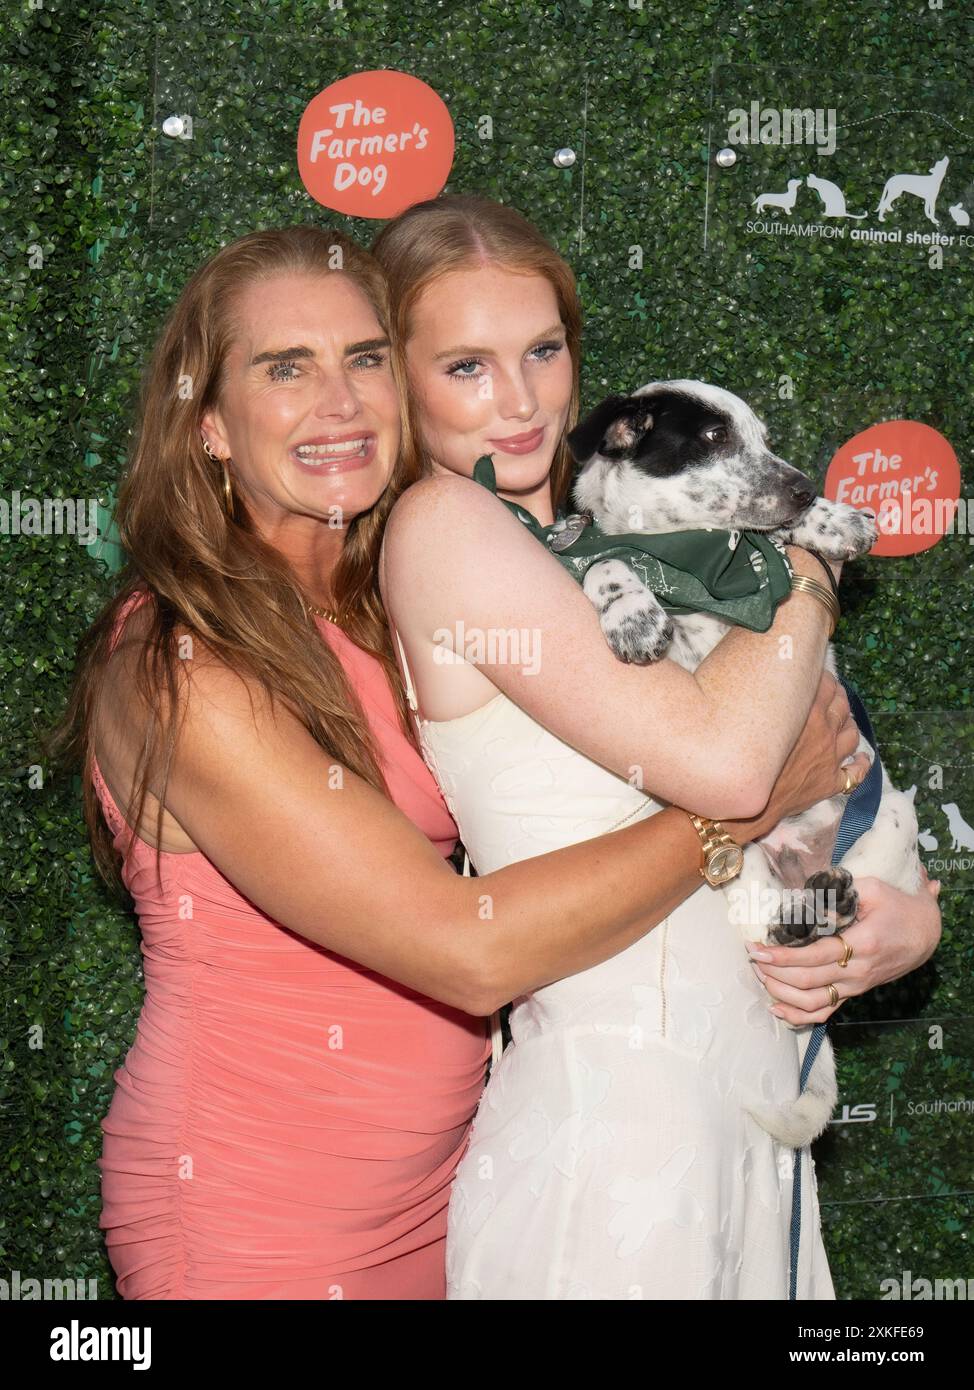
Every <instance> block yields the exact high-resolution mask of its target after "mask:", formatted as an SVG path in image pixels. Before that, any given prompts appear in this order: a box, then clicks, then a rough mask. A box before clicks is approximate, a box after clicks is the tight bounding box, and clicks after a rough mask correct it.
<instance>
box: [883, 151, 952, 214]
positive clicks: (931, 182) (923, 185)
mask: <svg viewBox="0 0 974 1390" xmlns="http://www.w3.org/2000/svg"><path fill="white" fill-rule="evenodd" d="M949 163H950V160H949V159H948V158H947V156H946V155H944V157H943V159H938V160H937V162H936V164H932V165H931V166H930V172H929V173H928V174H894V175H893V176H892V178H889V179H887V180H886V186H885V188H884V189H883V196H882V197H881V198H880V200H879V207H878V208H877V209H876V211H877V212H878V213H879V220H880V222H882V221H883V219H884V218H885V216H886V214H887V213H888V212H889V210H890V208H891V207H892V206H893V204H894V203H895V202H896V200H897V198H900V197H902V195H903V194H904V193H912V194H913V196H914V198H920V199H922V201H923V211H924V213H925V214H926V217H927V221H928V222H932V223H933V225H934V226H935V227H939V226H940V223H939V221H938V220H937V212H936V208H937V199H938V197H939V196H940V185H941V184H942V183H943V181H944V175H945V174H946V172H947V165H948V164H949Z"/></svg>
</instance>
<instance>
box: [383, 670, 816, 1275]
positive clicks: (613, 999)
mask: <svg viewBox="0 0 974 1390" xmlns="http://www.w3.org/2000/svg"><path fill="white" fill-rule="evenodd" d="M400 653H401V655H402V661H403V667H404V675H405V677H406V685H407V691H408V695H409V700H410V704H411V706H412V708H413V710H414V711H415V710H416V701H415V696H414V692H413V687H412V681H411V679H410V675H409V670H408V667H407V666H406V660H405V653H403V652H402V645H401V643H400ZM417 725H418V728H419V732H420V739H421V743H422V746H423V751H424V755H425V757H426V760H427V762H428V764H429V766H430V769H431V770H432V772H433V773H434V775H435V776H436V778H437V780H438V782H439V784H440V787H441V790H442V791H443V794H444V797H445V799H446V802H447V805H448V806H449V808H450V810H451V812H452V813H453V815H454V817H455V819H456V822H457V826H458V828H459V831H460V835H461V838H462V840H463V843H464V845H465V846H466V847H467V850H468V851H469V854H470V857H471V859H472V860H473V862H474V864H475V866H476V868H477V872H478V873H480V874H486V873H489V872H491V871H492V870H494V869H498V868H501V867H503V866H504V865H506V864H510V863H512V862H514V861H516V860H521V859H527V858H530V857H532V856H533V855H537V854H543V853H545V852H546V851H548V850H552V849H557V848H560V847H562V846H564V845H569V844H573V843H576V842H578V841H580V840H585V839H588V838H590V837H592V836H594V835H599V834H603V833H605V832H607V831H610V830H613V829H616V828H619V827H620V826H621V825H622V824H629V823H631V822H632V820H633V819H635V818H639V817H642V816H646V815H651V814H653V813H654V812H655V811H657V810H658V809H660V808H659V805H658V803H656V802H655V801H653V800H651V799H650V798H649V797H647V796H646V795H645V794H644V793H642V792H640V791H639V790H637V789H636V788H635V787H633V786H632V785H631V784H630V783H628V782H626V781H625V780H623V779H622V778H620V777H617V776H616V775H614V774H613V773H611V772H609V771H607V770H606V769H605V768H603V767H601V766H600V765H599V764H597V763H594V762H592V761H590V760H589V759H587V758H585V757H583V756H582V755H581V754H579V753H578V752H577V751H576V750H575V749H573V748H571V747H569V746H568V745H567V744H565V743H563V742H561V741H560V740H559V739H557V738H555V737H554V735H552V734H551V733H549V732H548V731H547V730H546V729H544V728H543V727H542V726H541V725H539V724H538V723H536V722H535V721H534V720H533V719H532V718H530V717H529V716H528V715H527V714H525V713H524V711H523V710H521V709H519V708H518V706H516V705H515V704H514V703H513V702H512V701H510V700H509V699H508V698H507V697H506V696H505V695H503V694H500V695H498V696H496V697H495V698H494V699H493V700H491V701H489V703H488V704H486V705H484V706H483V707H482V708H481V709H478V710H475V711H473V712H472V713H471V714H468V715H466V716H464V717H462V718H459V719H452V720H447V721H430V720H424V719H419V718H418V715H417ZM754 852H755V853H758V854H759V853H760V851H759V850H755V851H754ZM770 1002H771V1001H770V999H769V997H768V995H767V994H766V992H765V991H764V990H763V989H762V987H761V984H760V982H759V981H758V980H757V978H756V976H755V975H754V973H753V971H752V969H751V966H750V965H749V963H748V960H747V954H746V951H745V947H744V942H743V939H742V937H741V933H740V929H739V928H738V927H737V926H736V925H734V924H733V923H732V922H731V921H729V920H728V902H727V898H726V897H725V895H724V893H723V892H721V891H716V890H714V889H712V888H710V886H709V885H707V884H702V886H701V887H700V888H699V889H698V890H697V891H696V892H695V893H693V894H692V895H691V896H690V897H689V898H688V899H686V901H685V902H683V903H682V904H680V906H679V907H678V908H677V909H676V910H675V911H674V912H671V913H670V915H669V916H668V917H667V918H666V919H665V920H664V921H663V922H662V923H661V924H660V925H659V926H657V927H656V928H655V929H654V930H652V931H650V932H649V933H648V934H647V935H646V936H645V937H643V938H642V939H641V940H640V941H637V942H636V943H635V944H633V945H632V946H630V947H629V948H628V949H626V950H625V951H622V952H620V953H619V954H618V955H616V956H614V957H613V958H612V959H610V960H607V961H605V962H604V963H603V964H601V965H598V966H595V967H594V968H593V969H591V970H586V971H583V972H582V973H581V974H578V975H572V976H568V977H566V978H565V979H562V980H559V981H557V982H556V983H555V984H552V985H548V986H546V987H545V988H544V989H539V990H536V991H535V992H534V993H532V994H529V995H525V996H523V997H522V998H520V999H517V1000H516V1001H514V1007H513V1009H512V1013H511V1034H512V1038H513V1041H512V1042H511V1043H510V1044H509V1045H508V1047H507V1049H506V1051H505V1052H504V1055H503V1058H502V1059H501V1061H500V1062H499V1064H498V1065H497V1066H495V1067H494V1069H493V1072H492V1075H491V1078H490V1082H489V1083H488V1086H487V1088H486V1090H485V1092H484V1096H483V1099H482V1101H481V1104H480V1108H479V1110H478V1112H477V1116H476V1119H475V1121H474V1124H473V1128H472V1130H471V1135H470V1142H469V1146H468V1148H467V1151H466V1153H465V1156H464V1158H463V1159H462V1161H461V1164H460V1167H459V1170H458V1172H457V1175H456V1179H455V1183H454V1187H453V1192H452V1196H451V1202H450V1211H449V1226H448V1234H447V1297H448V1298H451V1299H478V1298H484V1299H640V1298H646V1299H657V1298H678V1299H752V1298H754V1299H787V1298H788V1278H789V1234H790V1219H791V1203H792V1182H793V1164H794V1152H793V1150H791V1149H787V1148H785V1147H783V1146H782V1145H781V1144H779V1143H778V1142H777V1141H776V1140H775V1139H773V1138H772V1137H771V1136H770V1135H769V1134H767V1133H766V1132H765V1131H764V1130H763V1129H762V1128H761V1127H760V1126H759V1125H758V1124H757V1123H756V1122H755V1120H754V1119H752V1118H751V1116H749V1115H748V1114H747V1113H746V1112H745V1110H744V1106H743V1102H744V1101H745V1100H746V1099H747V1098H748V1097H750V1098H751V1099H763V1100H766V1101H772V1102H777V1103H779V1104H780V1103H784V1102H787V1101H790V1100H793V1099H794V1098H795V1097H796V1096H797V1095H798V1089H799V1069H800V1061H801V1056H802V1055H803V1052H804V1047H805V1045H806V1043H807V1035H808V1032H809V1030H808V1029H805V1030H802V1031H801V1032H800V1033H799V1032H797V1031H795V1030H793V1029H791V1028H789V1027H788V1026H787V1025H786V1024H784V1023H782V1022H780V1021H779V1020H778V1019H776V1018H775V1017H774V1016H773V1015H772V1014H771V1013H769V1012H768V1005H769V1003H770ZM801 1164H802V1184H801V1188H802V1194H801V1195H802V1239H801V1247H800V1256H799V1266H798V1280H797V1297H798V1298H799V1299H834V1297H835V1293H834V1290H833V1287H832V1280H831V1277H830V1274H829V1266H828V1260H827V1258H826V1254H825V1249H824V1246H823V1243H822V1236H821V1229H820V1221H819V1209H818V1194H817V1188H816V1182H815V1170H814V1164H813V1161H812V1157H811V1153H810V1151H809V1150H808V1149H805V1150H803V1151H802V1153H801Z"/></svg>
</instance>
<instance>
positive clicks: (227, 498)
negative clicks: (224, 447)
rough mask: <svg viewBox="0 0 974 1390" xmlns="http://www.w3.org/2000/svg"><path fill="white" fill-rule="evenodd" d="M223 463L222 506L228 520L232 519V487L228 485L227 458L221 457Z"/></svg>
mask: <svg viewBox="0 0 974 1390" xmlns="http://www.w3.org/2000/svg"><path fill="white" fill-rule="evenodd" d="M220 462H221V463H222V464H223V507H224V510H225V511H226V514H227V516H228V517H229V518H230V520H231V521H232V520H233V488H232V487H231V486H230V470H229V468H228V467H227V460H226V459H221V460H220Z"/></svg>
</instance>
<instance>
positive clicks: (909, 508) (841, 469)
mask: <svg viewBox="0 0 974 1390" xmlns="http://www.w3.org/2000/svg"><path fill="white" fill-rule="evenodd" d="M823 492H824V495H825V496H826V497H829V498H831V499H832V500H833V501H835V502H848V503H850V504H851V505H852V506H853V507H860V508H868V509H869V510H870V511H873V512H875V513H876V523H877V525H878V527H879V539H878V540H877V542H876V544H875V545H874V546H873V548H872V550H871V551H870V552H869V553H870V555H916V554H917V553H918V552H919V551H921V550H929V549H930V547H931V546H933V545H936V544H937V542H938V541H939V540H940V538H941V536H943V535H944V534H945V533H946V531H947V530H948V529H950V527H951V522H952V521H953V517H954V513H955V511H956V510H957V501H958V498H959V497H960V465H959V464H958V462H957V455H956V454H955V453H954V451H953V449H952V448H951V447H950V444H949V443H948V441H947V440H946V439H945V438H944V436H943V435H942V434H940V433H939V432H938V431H937V430H935V429H932V428H931V427H930V425H924V424H921V422H920V421H919V420H886V421H884V422H883V423H882V424H881V425H871V426H870V427H869V429H868V430H863V431H862V433H861V434H857V435H855V436H854V437H853V438H852V439H850V440H849V441H848V443H846V444H843V445H842V448H841V449H839V451H838V452H837V453H836V455H835V457H834V458H833V460H832V462H831V463H830V464H829V467H828V472H827V473H826V475H825V486H824V489H823Z"/></svg>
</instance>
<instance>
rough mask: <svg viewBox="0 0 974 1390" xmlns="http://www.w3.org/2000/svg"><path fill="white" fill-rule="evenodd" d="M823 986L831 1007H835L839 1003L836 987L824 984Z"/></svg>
mask: <svg viewBox="0 0 974 1390" xmlns="http://www.w3.org/2000/svg"><path fill="white" fill-rule="evenodd" d="M825 988H826V989H827V990H828V992H829V1003H830V1004H831V1005H832V1007H833V1009H834V1008H837V1007H838V1003H839V991H838V990H837V989H836V987H835V985H826V986H825Z"/></svg>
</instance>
